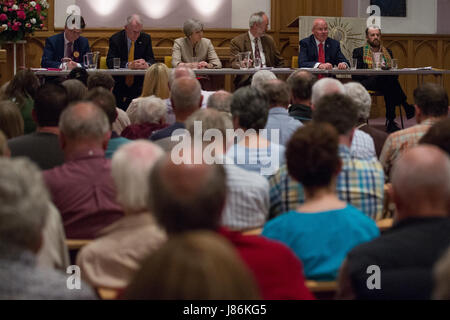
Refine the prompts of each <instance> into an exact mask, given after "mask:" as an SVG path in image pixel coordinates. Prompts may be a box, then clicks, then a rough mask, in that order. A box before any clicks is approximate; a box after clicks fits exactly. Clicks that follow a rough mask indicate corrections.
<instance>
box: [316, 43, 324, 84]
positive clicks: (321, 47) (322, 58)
mask: <svg viewBox="0 0 450 320" xmlns="http://www.w3.org/2000/svg"><path fill="white" fill-rule="evenodd" d="M318 62H320V63H325V51H324V50H323V43H322V42H321V43H319V61H318ZM323 77H324V75H322V74H319V75H318V77H317V78H318V79H319V80H320V79H322V78H323Z"/></svg>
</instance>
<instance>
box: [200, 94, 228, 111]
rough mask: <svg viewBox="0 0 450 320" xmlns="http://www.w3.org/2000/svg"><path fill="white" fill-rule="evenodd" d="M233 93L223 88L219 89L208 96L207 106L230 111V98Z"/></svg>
mask: <svg viewBox="0 0 450 320" xmlns="http://www.w3.org/2000/svg"><path fill="white" fill-rule="evenodd" d="M232 98H233V95H232V94H231V93H229V92H228V91H225V90H219V91H216V92H215V93H213V94H212V95H210V96H209V98H208V104H207V106H206V107H207V108H210V109H216V110H217V111H221V112H230V105H231V99H232Z"/></svg>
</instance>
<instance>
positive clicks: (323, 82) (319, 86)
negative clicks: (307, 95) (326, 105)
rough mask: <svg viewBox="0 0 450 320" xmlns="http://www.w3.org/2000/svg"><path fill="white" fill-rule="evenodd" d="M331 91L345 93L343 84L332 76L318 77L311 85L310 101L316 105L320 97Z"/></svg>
mask: <svg viewBox="0 0 450 320" xmlns="http://www.w3.org/2000/svg"><path fill="white" fill-rule="evenodd" d="M332 93H340V94H345V88H344V85H343V84H342V83H341V82H340V81H338V80H336V79H333V78H323V79H320V80H319V81H317V82H316V83H314V85H313V87H312V95H311V103H312V104H313V105H316V104H317V102H318V101H319V100H320V99H321V98H322V97H324V96H326V95H329V94H332Z"/></svg>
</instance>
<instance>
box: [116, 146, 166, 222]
mask: <svg viewBox="0 0 450 320" xmlns="http://www.w3.org/2000/svg"><path fill="white" fill-rule="evenodd" d="M163 154H164V152H163V150H162V149H161V148H160V147H159V146H157V145H155V144H153V143H151V142H149V141H145V140H137V141H133V142H130V143H127V144H125V145H122V146H121V147H120V148H119V149H118V150H117V151H116V152H115V153H114V155H113V158H112V163H111V175H112V177H113V179H114V183H115V185H116V189H117V201H118V202H119V203H120V205H121V206H122V207H123V208H124V210H125V212H127V213H140V212H145V211H147V210H148V196H149V195H148V189H149V188H148V176H149V174H150V170H151V169H152V168H153V165H154V164H155V162H156V161H157V160H158V159H159V158H160V157H161V156H162V155H163Z"/></svg>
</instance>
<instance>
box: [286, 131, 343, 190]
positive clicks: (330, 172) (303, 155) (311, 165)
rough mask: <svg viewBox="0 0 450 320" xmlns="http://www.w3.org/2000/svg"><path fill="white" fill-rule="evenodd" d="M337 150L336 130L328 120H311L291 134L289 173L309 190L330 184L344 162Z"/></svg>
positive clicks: (288, 146)
mask: <svg viewBox="0 0 450 320" xmlns="http://www.w3.org/2000/svg"><path fill="white" fill-rule="evenodd" d="M338 149H339V137H338V133H337V131H336V129H334V128H333V127H332V126H331V125H329V124H327V123H319V124H317V123H308V124H307V125H306V126H304V127H302V128H300V129H298V130H297V131H296V132H295V133H294V134H293V135H292V137H291V139H290V140H289V143H288V145H287V149H286V163H287V168H288V171H289V174H290V175H291V176H292V177H293V178H294V179H295V180H297V181H298V182H300V183H301V184H303V185H304V186H305V188H306V189H312V188H322V187H327V186H329V185H330V183H331V181H332V178H333V177H334V176H336V175H337V173H338V171H339V168H340V164H341V160H340V158H339V154H338Z"/></svg>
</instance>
